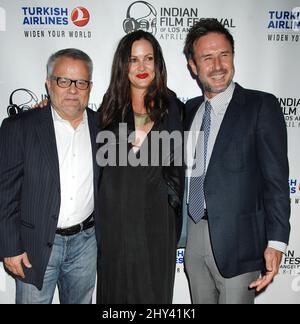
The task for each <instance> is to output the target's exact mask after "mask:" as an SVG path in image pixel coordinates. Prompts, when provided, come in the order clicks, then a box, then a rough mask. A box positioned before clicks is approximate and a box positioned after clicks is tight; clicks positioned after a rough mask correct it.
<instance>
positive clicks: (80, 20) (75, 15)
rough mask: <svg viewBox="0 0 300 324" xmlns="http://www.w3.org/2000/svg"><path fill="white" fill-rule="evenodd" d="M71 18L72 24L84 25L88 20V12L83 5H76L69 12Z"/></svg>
mask: <svg viewBox="0 0 300 324" xmlns="http://www.w3.org/2000/svg"><path fill="white" fill-rule="evenodd" d="M71 20H72V22H73V24H74V25H76V26H78V27H84V26H85V25H87V24H88V23H89V21H90V13H89V11H88V10H87V9H86V8H84V7H77V8H75V9H74V10H73V11H72V13H71Z"/></svg>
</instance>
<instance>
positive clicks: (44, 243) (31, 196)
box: [0, 106, 99, 289]
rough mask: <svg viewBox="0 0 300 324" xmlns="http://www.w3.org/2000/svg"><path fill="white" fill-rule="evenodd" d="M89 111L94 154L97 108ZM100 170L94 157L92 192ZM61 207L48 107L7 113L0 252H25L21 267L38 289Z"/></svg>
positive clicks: (0, 144) (1, 155) (1, 159)
mask: <svg viewBox="0 0 300 324" xmlns="http://www.w3.org/2000/svg"><path fill="white" fill-rule="evenodd" d="M87 113H88V122H89V128H90V135H91V143H92V151H93V156H95V155H96V131H97V130H96V121H95V113H94V112H93V111H91V110H90V109H87ZM98 173H99V171H98V168H97V167H96V161H95V159H94V189H95V190H94V191H95V197H96V194H97V192H96V190H97V186H96V182H97V179H98ZM96 205H97V204H96V202H95V206H96ZM96 207H97V206H96ZM59 211H60V178H59V162H58V154H57V148H56V139H55V132H54V124H53V120H52V116H51V109H50V107H49V106H48V107H47V108H44V109H34V110H31V111H28V112H24V113H22V114H20V115H16V116H13V117H10V118H7V119H5V120H4V121H3V123H2V126H1V128H0V256H1V258H2V259H3V258H4V257H12V256H16V255H20V254H22V253H24V252H27V254H28V257H29V260H30V262H31V264H32V269H24V270H25V276H26V277H25V279H24V282H27V283H31V284H33V285H35V286H36V287H37V288H39V289H41V288H42V283H43V278H44V274H45V270H46V267H47V265H48V262H49V257H50V253H51V249H52V245H53V241H54V237H55V230H56V227H57V221H58V215H59ZM24 268H25V267H24Z"/></svg>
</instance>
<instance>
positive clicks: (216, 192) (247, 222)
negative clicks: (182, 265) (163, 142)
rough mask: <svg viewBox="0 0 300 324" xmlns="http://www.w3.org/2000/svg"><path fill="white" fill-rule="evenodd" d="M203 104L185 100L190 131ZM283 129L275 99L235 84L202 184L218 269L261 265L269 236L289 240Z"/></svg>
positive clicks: (238, 270) (228, 273)
mask: <svg viewBox="0 0 300 324" xmlns="http://www.w3.org/2000/svg"><path fill="white" fill-rule="evenodd" d="M202 102H203V97H197V98H194V99H192V100H190V101H188V102H187V104H186V114H187V118H186V122H185V129H187V130H189V129H190V127H191V124H192V121H193V119H194V116H195V114H196V112H197V110H198V108H199V106H200V104H201V103H202ZM288 175H289V167H288V160H287V133H286V125H285V121H284V118H283V114H282V111H281V108H280V106H279V103H278V101H277V99H276V98H275V97H274V96H273V95H271V94H268V93H264V92H259V91H254V90H247V89H244V88H242V87H241V86H239V85H238V84H236V88H235V91H234V94H233V97H232V100H231V102H230V104H229V106H228V108H227V111H226V114H225V116H224V120H223V122H222V125H221V128H220V131H219V134H218V136H217V139H216V143H215V145H214V148H213V153H212V156H211V160H210V163H209V165H208V168H207V173H206V179H205V184H204V191H205V199H206V205H207V210H208V219H209V221H208V223H209V229H210V236H211V244H212V248H213V253H214V256H215V260H216V263H217V266H218V268H219V271H220V273H221V274H222V275H223V276H224V277H226V278H231V277H234V276H237V275H239V274H242V273H247V272H250V271H255V270H263V269H264V260H263V253H264V250H265V248H266V245H267V242H268V241H269V240H274V241H281V242H285V243H288V239H289V232H290V225H289V215H290V201H289V186H288Z"/></svg>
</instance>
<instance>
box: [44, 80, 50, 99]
mask: <svg viewBox="0 0 300 324" xmlns="http://www.w3.org/2000/svg"><path fill="white" fill-rule="evenodd" d="M45 88H46V91H47V95H48V96H49V93H50V89H51V83H50V80H46V82H45Z"/></svg>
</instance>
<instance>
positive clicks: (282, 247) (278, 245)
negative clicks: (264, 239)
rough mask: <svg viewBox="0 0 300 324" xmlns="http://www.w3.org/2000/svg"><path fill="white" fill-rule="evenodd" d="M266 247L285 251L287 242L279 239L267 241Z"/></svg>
mask: <svg viewBox="0 0 300 324" xmlns="http://www.w3.org/2000/svg"><path fill="white" fill-rule="evenodd" d="M268 247H270V248H272V249H274V250H277V251H280V252H282V253H286V249H287V244H285V243H283V242H279V241H269V244H268Z"/></svg>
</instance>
